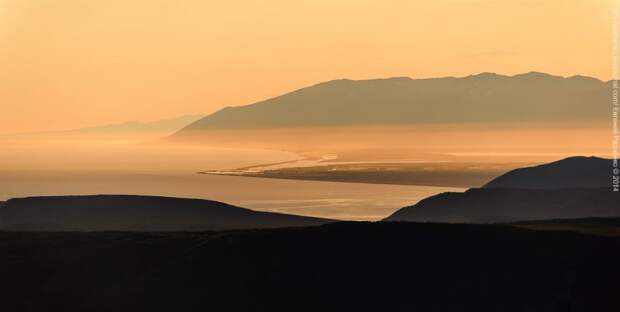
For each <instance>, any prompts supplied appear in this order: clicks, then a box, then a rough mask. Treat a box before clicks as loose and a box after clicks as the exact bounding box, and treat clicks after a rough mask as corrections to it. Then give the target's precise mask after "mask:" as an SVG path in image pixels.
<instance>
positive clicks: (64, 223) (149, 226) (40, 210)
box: [0, 195, 331, 231]
mask: <svg viewBox="0 0 620 312" xmlns="http://www.w3.org/2000/svg"><path fill="white" fill-rule="evenodd" d="M330 221H331V220H328V219H320V218H312V217H302V216H295V215H287V214H281V213H270V212H261V211H254V210H250V209H245V208H240V207H235V206H232V205H228V204H224V203H221V202H216V201H210V200H202V199H187V198H173V197H159V196H137V195H91V196H43V197H26V198H14V199H9V200H8V201H6V202H5V203H4V204H2V206H0V230H22V231H206V230H227V229H253V228H274V227H292V226H311V225H319V224H324V223H328V222H330Z"/></svg>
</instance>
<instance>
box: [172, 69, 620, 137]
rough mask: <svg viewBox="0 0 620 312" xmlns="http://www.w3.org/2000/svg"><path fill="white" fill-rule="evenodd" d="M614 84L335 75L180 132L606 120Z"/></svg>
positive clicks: (535, 77)
mask: <svg viewBox="0 0 620 312" xmlns="http://www.w3.org/2000/svg"><path fill="white" fill-rule="evenodd" d="M610 90H611V83H610V82H603V81H600V80H598V79H595V78H590V77H584V76H573V77H568V78H564V77H559V76H552V75H549V74H544V73H538V72H530V73H526V74H520V75H514V76H504V75H498V74H494V73H481V74H478V75H471V76H467V77H461V78H455V77H445V78H432V79H411V78H406V77H398V78H389V79H373V80H358V81H355V80H347V79H343V80H334V81H328V82H324V83H319V84H317V85H313V86H310V87H307V88H303V89H300V90H297V91H293V92H290V93H287V94H284V95H281V96H278V97H275V98H272V99H268V100H265V101H261V102H257V103H253V104H250V105H246V106H238V107H226V108H224V109H222V110H220V111H218V112H216V113H213V114H211V115H209V116H206V117H204V118H202V119H200V120H198V121H196V122H194V123H192V124H190V125H188V126H187V127H185V128H184V129H183V130H181V131H180V132H179V133H177V136H182V135H184V134H190V133H195V132H196V131H200V130H209V129H231V128H277V127H300V126H347V125H395V124H429V123H461V122H464V123H475V122H514V121H528V122H537V121H542V122H545V121H557V122H567V121H601V120H606V119H608V118H609V103H610Z"/></svg>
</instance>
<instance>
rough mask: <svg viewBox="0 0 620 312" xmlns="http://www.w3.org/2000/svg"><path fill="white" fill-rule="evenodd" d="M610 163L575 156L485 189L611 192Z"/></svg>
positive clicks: (497, 180) (505, 176) (512, 174)
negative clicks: (582, 189) (579, 189)
mask: <svg viewBox="0 0 620 312" xmlns="http://www.w3.org/2000/svg"><path fill="white" fill-rule="evenodd" d="M612 168H613V167H612V160H611V159H604V158H598V157H584V156H576V157H569V158H565V159H562V160H558V161H555V162H552V163H548V164H543V165H539V166H535V167H527V168H519V169H515V170H512V171H510V172H508V173H506V174H503V175H501V176H499V177H497V178H495V179H493V180H492V181H491V182H489V183H487V184H486V185H485V186H484V187H485V188H520V189H560V188H599V187H606V188H611V176H612V172H611V171H612Z"/></svg>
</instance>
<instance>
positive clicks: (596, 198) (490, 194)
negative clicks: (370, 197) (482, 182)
mask: <svg viewBox="0 0 620 312" xmlns="http://www.w3.org/2000/svg"><path fill="white" fill-rule="evenodd" d="M611 216H620V194H619V193H614V192H612V190H611V188H597V189H585V188H584V189H554V190H528V189H503V188H498V189H494V188H481V189H477V188H474V189H469V190H467V191H466V192H464V193H442V194H439V195H435V196H432V197H429V198H426V199H423V200H421V201H420V202H418V203H417V204H415V205H413V206H409V207H405V208H402V209H400V210H398V211H396V212H395V213H394V214H392V215H391V216H389V217H388V218H386V219H385V220H386V221H414V222H462V223H487V222H512V221H520V220H540V219H565V218H585V217H611Z"/></svg>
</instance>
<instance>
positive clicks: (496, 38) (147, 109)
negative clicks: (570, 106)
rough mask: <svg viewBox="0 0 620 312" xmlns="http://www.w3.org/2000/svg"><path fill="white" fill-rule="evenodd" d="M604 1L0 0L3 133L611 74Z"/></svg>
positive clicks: (608, 4) (0, 127) (0, 118)
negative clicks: (464, 79)
mask: <svg viewBox="0 0 620 312" xmlns="http://www.w3.org/2000/svg"><path fill="white" fill-rule="evenodd" d="M613 4H614V1H610V0H518V1H503V0H435V1H412V0H297V1H290V0H269V1H258V0H244V1H241V0H229V1H199V0H178V1H171V0H148V1H146V0H135V1H126V0H107V1H91V0H63V1H58V0H0V81H1V83H0V133H15V132H24V131H42V130H55V129H66V128H77V127H86V126H94V125H100V124H108V123H114V122H123V121H127V120H143V121H148V120H156V119H161V118H167V117H173V116H178V115H184V114H195V113H204V114H207V113H211V112H213V111H216V110H218V109H220V108H222V107H224V106H229V105H242V104H248V103H251V102H254V101H258V100H262V99H265V98H268V97H272V96H276V95H279V94H281V93H284V92H287V91H291V90H293V89H297V88H300V87H304V86H307V85H310V84H314V83H318V82H321V81H325V80H332V79H338V78H351V79H366V78H378V77H390V76H410V77H414V78H424V77H437V76H465V75H469V74H472V73H479V72H484V71H492V72H497V73H502V74H516V73H522V72H527V71H531V70H536V71H541V72H548V73H551V74H556V75H563V76H572V75H575V74H581V75H587V76H594V77H597V78H599V79H603V80H608V79H610V78H611V77H610V74H611V11H612V5H613Z"/></svg>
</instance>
